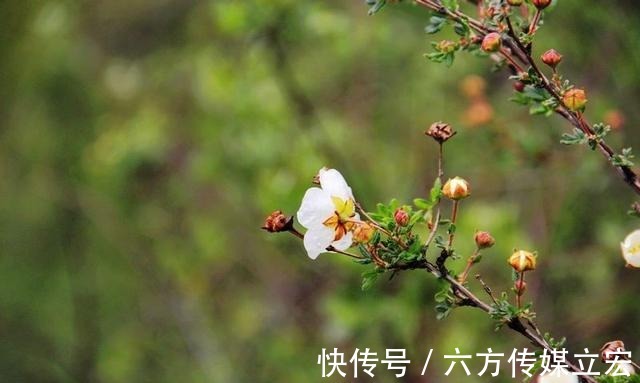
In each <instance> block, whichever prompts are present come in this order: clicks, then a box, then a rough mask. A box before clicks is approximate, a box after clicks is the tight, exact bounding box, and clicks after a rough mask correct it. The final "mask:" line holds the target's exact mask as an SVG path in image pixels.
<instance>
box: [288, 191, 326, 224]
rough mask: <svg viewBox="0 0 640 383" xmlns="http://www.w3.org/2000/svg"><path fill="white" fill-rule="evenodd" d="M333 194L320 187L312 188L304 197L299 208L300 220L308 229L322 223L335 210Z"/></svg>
mask: <svg viewBox="0 0 640 383" xmlns="http://www.w3.org/2000/svg"><path fill="white" fill-rule="evenodd" d="M334 211H335V206H334V205H333V201H331V196H330V195H329V194H328V193H327V192H325V191H324V190H322V189H320V188H310V189H309V190H307V192H306V193H305V194H304V197H303V198H302V204H301V205H300V209H298V214H297V215H298V222H300V224H301V225H302V226H304V227H306V228H307V229H309V228H312V227H314V226H318V225H321V224H322V222H324V221H325V220H326V219H327V218H329V216H331V214H333V212H334Z"/></svg>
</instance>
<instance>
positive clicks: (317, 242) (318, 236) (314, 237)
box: [304, 225, 335, 259]
mask: <svg viewBox="0 0 640 383" xmlns="http://www.w3.org/2000/svg"><path fill="white" fill-rule="evenodd" d="M334 235H335V232H334V231H333V230H331V229H330V228H328V227H326V226H323V225H319V226H315V227H313V228H311V229H309V230H307V232H306V233H305V234H304V248H305V250H307V254H308V255H309V258H311V259H316V258H318V255H320V253H324V252H325V251H326V249H327V247H329V246H330V245H331V241H333V237H334Z"/></svg>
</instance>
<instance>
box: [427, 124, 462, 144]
mask: <svg viewBox="0 0 640 383" xmlns="http://www.w3.org/2000/svg"><path fill="white" fill-rule="evenodd" d="M424 134H426V135H427V136H429V137H431V138H433V139H434V140H436V141H438V142H439V143H443V142H445V141H447V140H448V139H450V138H451V137H453V136H454V135H455V134H456V132H454V131H453V129H452V128H451V125H449V124H447V123H444V122H442V121H438V122H434V123H433V124H431V126H430V127H429V129H427V131H426V132H425V133H424Z"/></svg>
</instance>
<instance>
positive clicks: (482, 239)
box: [474, 231, 496, 249]
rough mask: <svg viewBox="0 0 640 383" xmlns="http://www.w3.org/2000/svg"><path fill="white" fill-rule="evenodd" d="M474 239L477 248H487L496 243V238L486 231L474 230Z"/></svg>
mask: <svg viewBox="0 0 640 383" xmlns="http://www.w3.org/2000/svg"><path fill="white" fill-rule="evenodd" d="M474 239H475V241H476V246H478V249H488V248H490V247H491V246H493V245H494V244H495V243H496V240H495V239H494V238H493V237H492V236H491V234H490V233H488V232H486V231H478V232H476V236H475V237H474Z"/></svg>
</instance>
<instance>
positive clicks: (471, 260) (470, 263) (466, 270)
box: [458, 248, 480, 284]
mask: <svg viewBox="0 0 640 383" xmlns="http://www.w3.org/2000/svg"><path fill="white" fill-rule="evenodd" d="M479 254H480V249H478V248H476V250H475V251H474V252H473V254H472V255H471V256H470V257H469V259H467V265H466V266H465V268H464V271H463V272H462V274H460V276H459V277H458V281H459V282H460V283H462V284H464V282H465V281H466V280H467V276H469V271H471V267H472V266H473V264H474V263H476V258H478V255H479Z"/></svg>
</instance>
